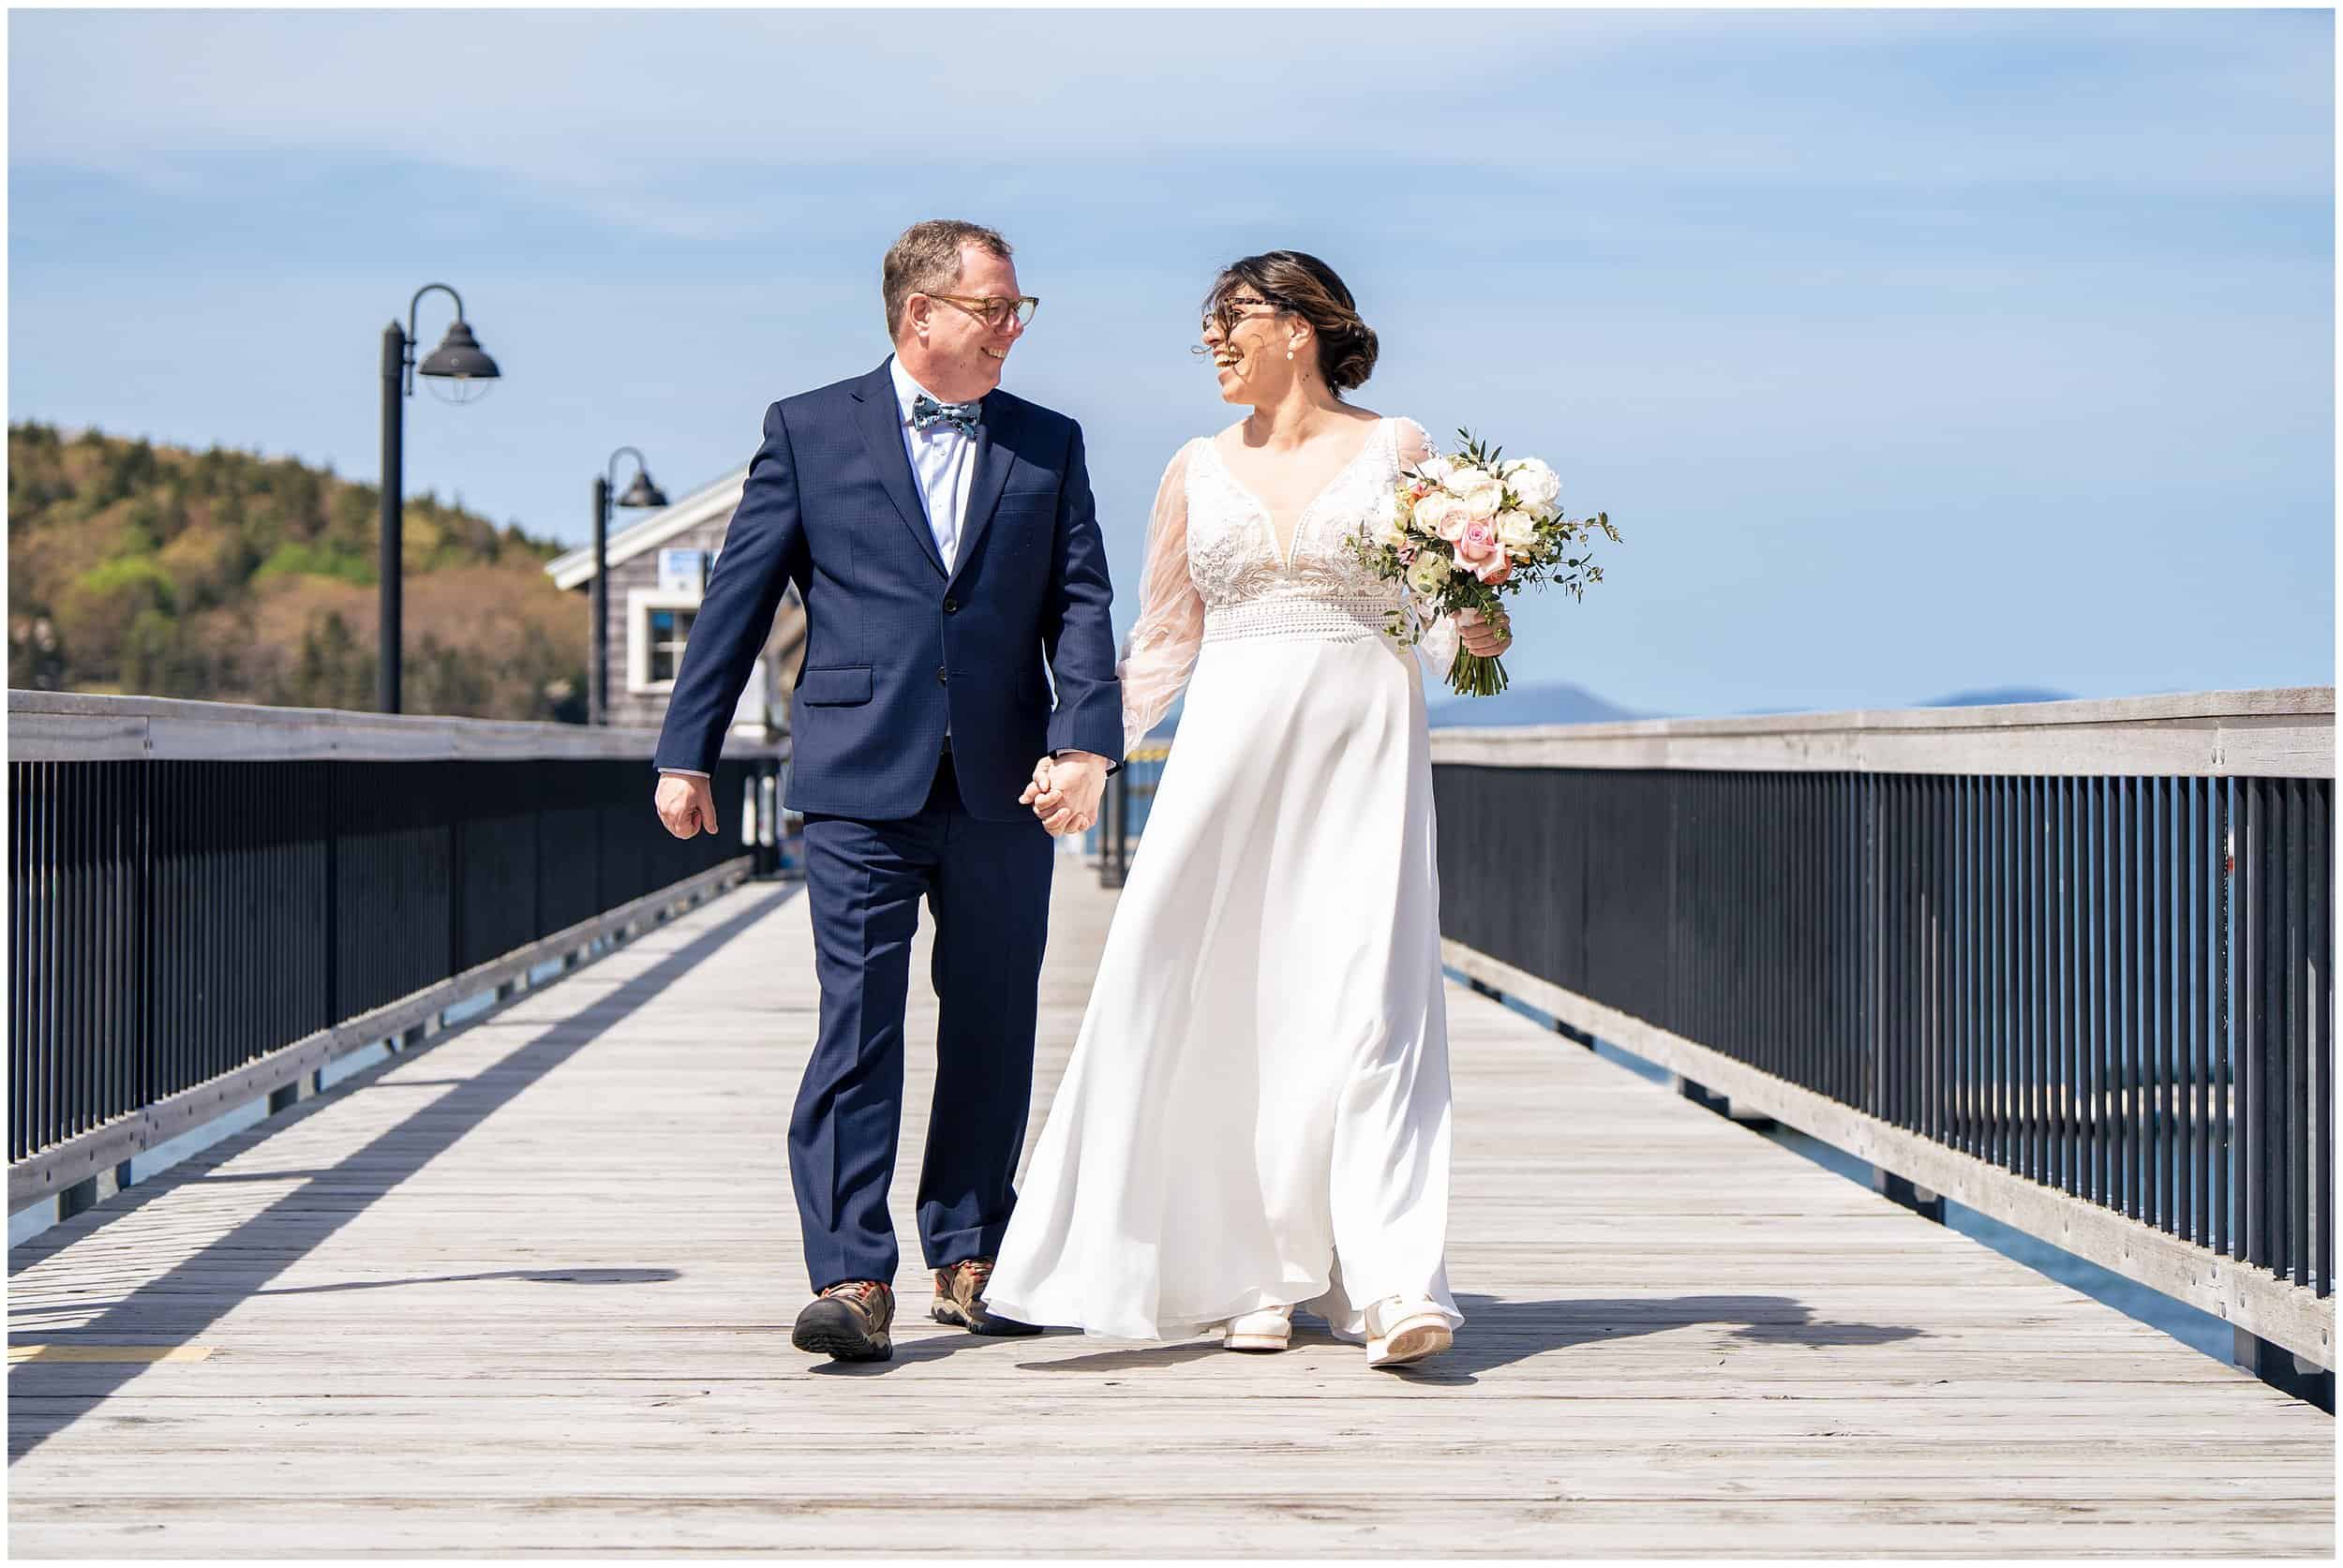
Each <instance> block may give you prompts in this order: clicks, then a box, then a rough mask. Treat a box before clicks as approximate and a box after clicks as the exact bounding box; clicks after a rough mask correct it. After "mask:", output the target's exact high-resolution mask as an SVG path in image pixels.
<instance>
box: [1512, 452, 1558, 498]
mask: <svg viewBox="0 0 2343 1568" xmlns="http://www.w3.org/2000/svg"><path fill="white" fill-rule="evenodd" d="M1505 487H1506V488H1507V489H1509V490H1511V491H1513V493H1514V494H1515V495H1516V496H1518V497H1519V498H1521V502H1522V504H1523V505H1524V506H1547V505H1551V504H1552V503H1553V500H1554V498H1555V497H1557V496H1559V495H1560V494H1561V493H1562V481H1561V478H1560V475H1558V474H1557V473H1555V471H1554V470H1552V469H1549V468H1547V467H1546V466H1545V464H1544V463H1541V462H1539V461H1538V460H1537V459H1536V458H1535V457H1524V458H1522V459H1520V460H1519V461H1518V462H1513V463H1508V464H1506V465H1505Z"/></svg>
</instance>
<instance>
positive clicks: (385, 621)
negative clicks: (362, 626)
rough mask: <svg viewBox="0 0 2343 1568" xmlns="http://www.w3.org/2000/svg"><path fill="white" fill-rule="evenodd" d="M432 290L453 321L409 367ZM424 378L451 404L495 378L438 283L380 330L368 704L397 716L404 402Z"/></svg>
mask: <svg viewBox="0 0 2343 1568" xmlns="http://www.w3.org/2000/svg"><path fill="white" fill-rule="evenodd" d="M434 289H437V290H439V291H441V292H443V293H445V294H446V295H447V297H448V298H450V299H452V300H454V301H455V324H454V325H453V326H450V327H449V328H448V329H447V336H445V337H443V338H441V339H440V346H439V347H438V348H436V349H434V350H432V351H431V352H430V353H429V354H427V355H425V358H424V362H423V364H422V365H421V366H417V365H416V364H415V311H416V308H417V307H418V306H421V305H422V304H423V296H424V295H425V294H427V293H429V292H431V291H433V290H434ZM418 369H420V370H421V371H422V373H423V374H424V375H425V376H427V377H429V378H430V384H431V390H432V392H433V393H434V394H435V395H436V396H439V397H440V398H442V399H444V400H445V401H447V402H450V403H469V402H470V401H472V400H473V399H474V398H477V397H482V396H486V395H487V391H488V383H489V382H490V381H495V380H496V379H497V377H498V375H499V371H498V370H497V362H496V361H495V360H492V359H490V358H489V357H488V356H487V355H486V354H485V353H484V352H483V351H481V348H480V343H479V340H478V339H476V338H474V337H473V336H472V335H471V328H470V325H469V324H467V323H466V321H464V301H463V296H461V295H460V294H458V293H456V291H455V290H453V289H451V288H449V287H448V286H447V285H446V284H444V283H426V284H425V285H424V286H423V287H422V288H420V289H418V290H416V291H415V297H414V298H413V299H411V300H410V301H408V302H407V324H406V326H405V327H403V328H402V327H401V326H400V325H399V324H398V322H397V321H392V322H391V324H390V325H389V326H386V327H384V328H383V329H382V530H381V544H382V556H381V628H380V648H381V653H380V656H379V657H378V659H377V660H376V664H375V672H374V705H375V707H376V708H377V709H381V711H382V712H385V713H395V712H397V711H398V688H399V667H398V650H399V629H400V628H399V618H400V616H401V615H402V613H403V612H404V605H403V603H402V598H401V594H400V591H399V590H400V588H401V586H402V585H401V583H400V580H399V579H400V575H401V569H402V560H403V556H404V542H403V540H402V539H401V537H400V528H399V523H400V519H401V517H402V515H403V508H404V507H405V505H406V496H405V494H404V490H405V485H406V475H405V471H404V470H405V466H406V451H405V445H406V400H407V399H408V398H409V397H411V396H414V392H415V373H416V371H417V370H418Z"/></svg>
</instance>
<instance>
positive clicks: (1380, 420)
mask: <svg viewBox="0 0 2343 1568" xmlns="http://www.w3.org/2000/svg"><path fill="white" fill-rule="evenodd" d="M1389 423H1391V422H1390V420H1389V418H1388V417H1386V416H1382V415H1378V416H1377V417H1376V420H1375V423H1374V425H1373V426H1371V427H1370V428H1369V429H1368V430H1367V432H1366V440H1365V441H1361V442H1359V449H1358V450H1357V451H1356V452H1353V453H1352V454H1351V455H1350V456H1349V457H1347V458H1345V459H1344V460H1343V463H1342V466H1341V467H1340V468H1338V469H1336V470H1335V471H1334V472H1333V473H1331V474H1329V475H1328V476H1327V479H1326V483H1325V484H1323V485H1320V486H1319V487H1318V493H1317V494H1316V495H1314V496H1312V497H1310V499H1309V500H1306V501H1304V502H1303V503H1302V510H1301V511H1299V512H1296V513H1295V514H1294V515H1293V533H1292V536H1291V538H1290V539H1288V540H1287V542H1286V545H1285V547H1284V548H1283V549H1280V548H1278V545H1277V517H1276V514H1275V513H1273V512H1272V511H1270V509H1269V503H1268V502H1267V501H1265V500H1261V497H1260V496H1259V495H1257V494H1255V493H1254V490H1253V487H1252V486H1251V485H1247V484H1246V483H1245V481H1243V480H1242V479H1239V478H1238V477H1237V476H1236V470H1234V469H1232V468H1231V467H1229V459H1228V458H1226V457H1224V456H1222V455H1221V453H1220V438H1219V437H1218V436H1217V435H1212V436H1207V437H1205V438H1204V441H1205V444H1206V445H1208V446H1210V447H1211V448H1212V460H1213V461H1214V462H1216V463H1217V464H1219V465H1220V476H1221V477H1222V478H1223V479H1226V480H1227V481H1228V482H1229V483H1230V485H1231V486H1233V487H1234V488H1235V490H1236V492H1237V494H1239V495H1241V496H1243V497H1244V498H1245V499H1246V500H1248V501H1250V502H1251V503H1252V506H1253V510H1254V511H1255V512H1257V513H1259V514H1260V515H1261V526H1262V527H1263V528H1265V529H1267V530H1269V550H1270V554H1271V555H1272V556H1273V557H1275V558H1276V562H1277V571H1278V573H1279V575H1289V574H1291V572H1292V570H1293V553H1294V551H1295V550H1297V549H1299V548H1300V547H1301V545H1302V525H1303V524H1304V523H1306V522H1308V521H1309V518H1310V512H1311V509H1312V508H1314V507H1316V506H1317V505H1318V503H1319V502H1320V501H1321V500H1325V499H1326V493H1327V492H1328V491H1329V490H1332V489H1333V488H1334V487H1335V486H1336V485H1339V484H1340V483H1342V481H1343V478H1344V476H1346V475H1347V474H1349V473H1350V471H1351V470H1352V469H1354V468H1356V467H1358V465H1359V459H1360V458H1362V457H1365V456H1366V453H1367V449H1368V448H1369V447H1371V446H1373V445H1374V444H1375V439H1376V438H1377V437H1378V436H1380V435H1381V434H1382V433H1383V426H1385V425H1388V424H1389ZM1231 428H1234V426H1231Z"/></svg>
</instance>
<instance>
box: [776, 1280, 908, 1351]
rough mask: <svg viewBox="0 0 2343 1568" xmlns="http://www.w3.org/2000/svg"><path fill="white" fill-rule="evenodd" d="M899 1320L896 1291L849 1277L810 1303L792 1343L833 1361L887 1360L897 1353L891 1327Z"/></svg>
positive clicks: (796, 1329) (793, 1333)
mask: <svg viewBox="0 0 2343 1568" xmlns="http://www.w3.org/2000/svg"><path fill="white" fill-rule="evenodd" d="M894 1322H895V1292H894V1289H893V1288H892V1287H891V1286H888V1285H883V1284H881V1283H880V1282H879V1281H877V1280H875V1279H848V1280H844V1281H843V1282H841V1283H839V1284H836V1285H832V1286H830V1287H829V1288H828V1290H826V1291H824V1292H822V1293H821V1294H820V1295H818V1296H816V1297H814V1298H813V1300H812V1301H810V1302H807V1303H806V1305H805V1310H804V1311H802V1312H800V1313H798V1326H797V1327H796V1328H795V1329H794V1330H792V1331H791V1333H790V1335H789V1342H790V1343H791V1344H792V1345H795V1346H797V1348H798V1349H799V1350H801V1351H815V1352H817V1353H818V1354H822V1355H826V1356H828V1357H829V1358H830V1359H831V1360H832V1361H886V1360H889V1359H890V1358H892V1357H893V1355H894V1353H895V1341H894V1340H893V1339H892V1338H890V1337H888V1332H887V1331H888V1329H889V1328H891V1327H892V1326H893V1325H894Z"/></svg>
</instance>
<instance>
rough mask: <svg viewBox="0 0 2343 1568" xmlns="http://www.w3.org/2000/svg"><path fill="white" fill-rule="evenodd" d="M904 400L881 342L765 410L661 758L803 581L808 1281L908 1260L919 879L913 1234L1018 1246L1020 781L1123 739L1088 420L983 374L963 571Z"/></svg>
mask: <svg viewBox="0 0 2343 1568" xmlns="http://www.w3.org/2000/svg"><path fill="white" fill-rule="evenodd" d="M900 417H901V416H900V413H899V411H898V406H897V403H896V400H895V391H894V384H893V381H892V379H891V378H890V377H889V375H888V367H887V366H886V365H884V364H882V365H880V366H879V367H878V368H877V369H876V370H874V371H873V372H871V373H870V374H868V375H866V376H862V377H858V378H857V379H855V380H853V381H840V382H838V383H836V384H835V385H831V386H827V387H823V388H821V389H819V390H818V391H814V392H808V393H803V394H801V395H799V396H795V397H789V398H784V399H783V400H782V401H781V402H778V403H775V404H774V405H773V406H772V407H771V408H770V409H769V410H767V411H766V414H765V440H764V444H763V445H762V446H760V447H759V448H758V449H757V453H756V456H755V458H754V460H753V461H752V462H751V464H750V465H749V476H748V481H747V484H746V485H745V486H744V488H743V489H742V491H741V496H740V505H739V510H737V511H736V512H734V514H733V516H732V522H731V524H730V526H729V527H728V528H727V529H726V530H725V533H724V548H723V550H722V551H721V552H720V553H719V554H718V555H717V557H716V563H715V566H714V569H713V570H712V571H711V573H710V574H709V580H708V590H707V593H706V595H705V596H704V597H703V598H702V600H701V603H700V607H699V613H698V616H697V618H696V619H695V620H694V622H693V625H692V632H691V636H690V638H689V639H688V640H687V642H686V644H685V648H684V655H683V665H682V668H681V669H680V670H679V671H678V673H677V677H676V684H675V690H674V693H673V694H672V695H671V696H670V698H669V700H668V704H667V719H666V724H665V727H664V730H663V731H662V733H661V735H660V738H659V750H658V754H657V762H658V765H659V766H660V767H662V768H683V769H695V770H698V771H702V772H706V771H710V770H712V769H713V767H714V765H715V761H716V754H717V752H718V749H719V748H720V747H721V746H722V744H723V740H724V731H725V728H726V727H727V726H728V725H729V724H730V722H731V718H732V712H733V707H734V704H735V703H736V702H737V701H738V700H739V694H740V689H741V687H742V686H743V685H744V684H746V682H747V680H748V676H749V671H750V668H751V665H753V664H754V660H755V658H756V655H757V653H758V651H759V650H761V649H762V648H763V647H764V644H765V640H766V638H767V636H768V635H769V634H770V632H771V629H772V622H773V614H774V611H775V610H776V609H777V608H778V607H779V605H780V602H781V595H782V592H783V587H784V585H786V584H788V583H795V584H796V585H797V586H798V593H799V595H800V596H801V597H802V598H803V600H804V601H805V609H806V645H805V646H806V651H805V664H804V667H803V668H802V669H801V670H800V671H799V673H798V687H797V700H796V703H795V705H794V707H793V709H792V714H793V719H792V732H793V760H792V764H791V769H790V782H789V794H788V803H789V805H790V807H791V808H792V809H794V810H796V811H798V812H802V813H803V814H805V818H806V859H807V872H806V891H807V899H808V903H809V904H810V905H811V915H812V918H813V935H814V948H815V964H816V968H817V971H818V974H819V978H820V980H821V990H822V1008H821V1029H820V1035H819V1037H818V1038H817V1040H816V1042H815V1045H814V1049H813V1059H812V1060H811V1061H810V1062H809V1063H808V1064H807V1067H806V1074H805V1080H804V1083H803V1084H802V1085H801V1086H800V1088H799V1090H798V1102H797V1107H796V1110H795V1112H794V1113H793V1114H792V1115H791V1118H790V1124H789V1164H790V1173H791V1176H792V1179H793V1180H794V1182H795V1185H796V1187H797V1197H798V1215H799V1217H800V1219H801V1221H802V1223H803V1227H804V1233H805V1250H806V1262H807V1268H808V1271H809V1272H810V1273H811V1275H812V1276H813V1287H814V1289H816V1290H817V1291H818V1290H820V1289H822V1288H823V1287H825V1286H827V1285H830V1284H834V1283H836V1282H838V1281H840V1280H843V1279H881V1280H891V1279H892V1278H893V1277H894V1273H895V1266H896V1262H897V1253H896V1247H895V1233H894V1225H893V1222H892V1221H891V1219H890V1218H889V1217H888V1212H887V1189H888V1182H889V1181H890V1180H891V1178H892V1176H893V1173H894V1157H895V1143H896V1139H897V1136H898V1133H899V1130H900V1126H901V1117H902V1105H903V1006H904V1001H905V998H906V995H907V993H908V987H909V978H910V957H911V941H912V936H913V933H915V932H916V930H917V929H918V902H919V900H920V898H921V897H923V896H924V897H925V898H926V899H927V900H928V903H929V906H930V909H931V910H932V912H933V916H934V919H935V943H934V953H933V982H934V985H935V991H936V997H937V1001H938V1004H939V1013H940V1016H939V1021H938V1026H937V1033H936V1078H935V1098H934V1102H933V1107H932V1110H931V1113H930V1118H929V1124H928V1139H927V1150H926V1156H925V1159H924V1162H923V1165H922V1169H921V1172H920V1179H919V1190H918V1217H919V1234H920V1244H921V1247H922V1250H923V1251H924V1253H925V1255H926V1259H927V1262H928V1264H929V1266H930V1267H932V1268H934V1267H942V1266H943V1265H945V1264H947V1263H951V1262H959V1261H961V1260H963V1259H964V1258H970V1257H977V1256H986V1257H989V1256H991V1255H992V1254H993V1253H994V1252H996V1251H998V1250H999V1247H1000V1239H1001V1234H1002V1232H1004V1231H1005V1230H1007V1226H1008V1217H1009V1211H1010V1209H1011V1207H1012V1206H1013V1205H1014V1203H1015V1202H1016V1197H1015V1193H1014V1191H1013V1190H1012V1188H1011V1185H1010V1183H1011V1178H1012V1177H1013V1176H1014V1174H1015V1172H1016V1166H1017V1156H1018V1153H1019V1151H1020V1150H1021V1149H1022V1146H1023V1143H1024V1129H1025V1115H1026V1109H1027V1103H1028V1101H1029V1099H1030V1098H1031V1095H1032V1084H1033V1043H1034V1014H1035V1008H1036V1004H1037V985H1038V982H1039V978H1040V971H1041V952H1042V942H1043V938H1044V935H1045V933H1046V932H1047V928H1048V917H1049V898H1050V869H1051V863H1052V851H1051V844H1050V839H1049V835H1048V834H1047V833H1046V832H1044V831H1043V830H1042V828H1041V825H1040V823H1039V822H1038V821H1037V820H1036V819H1035V817H1034V815H1033V812H1032V809H1031V808H1030V807H1027V806H1023V805H1021V804H1019V803H1018V799H1017V798H1018V796H1019V795H1020V794H1021V793H1022V791H1023V789H1024V787H1025V784H1026V782H1027V781H1028V780H1029V779H1030V778H1031V777H1032V773H1033V765H1034V761H1035V759H1036V758H1037V757H1039V756H1041V755H1043V754H1046V753H1049V752H1053V751H1063V750H1068V749H1071V750H1080V751H1085V752H1095V753H1097V754H1099V755H1101V756H1104V757H1106V758H1108V759H1109V760H1110V761H1111V762H1119V761H1120V759H1121V756H1122V744H1123V715H1122V693H1121V690H1120V687H1119V685H1118V683H1117V681H1116V679H1115V674H1114V641H1113V632H1112V627H1111V625H1110V623H1109V606H1110V603H1111V599H1112V591H1111V590H1110V588H1109V585H1108V580H1107V562H1106V552H1105V549H1104V547H1103V545H1102V544H1101V542H1100V540H1099V535H1098V525H1097V516H1096V514H1095V512H1094V509H1093V505H1092V500H1091V495H1090V475H1089V471H1088V470H1087V468H1086V467H1085V465H1084V462H1083V455H1082V428H1081V426H1078V425H1076V424H1075V423H1074V422H1073V421H1072V420H1070V419H1067V417H1066V416H1065V415H1063V414H1059V413H1054V412H1052V411H1050V410H1047V409H1043V408H1040V407H1038V406H1037V405H1035V404H1032V403H1028V402H1025V401H1024V400H1023V399H1022V398H1019V397H1014V396H1010V395H1008V394H1007V393H1005V392H997V391H996V392H993V393H991V394H989V395H987V396H986V397H985V398H984V399H983V411H982V415H981V420H980V423H979V425H978V427H977V451H976V456H975V470H974V473H973V475H972V477H971V480H970V483H969V493H968V508H967V514H966V516H965V517H964V518H963V524H962V530H961V543H960V548H959V552H958V556H957V559H956V560H955V561H954V563H953V566H952V568H951V570H949V571H947V570H946V569H945V565H944V560H943V557H942V556H941V554H940V553H939V552H938V551H937V549H936V545H935V539H934V536H933V533H932V532H931V531H930V530H929V528H928V523H927V515H926V513H925V511H924V510H923V509H922V508H921V505H920V500H919V492H918V485H917V484H916V482H915V481H914V479H913V477H912V471H911V463H910V460H909V458H908V457H907V456H906V455H904V451H903V432H902V429H901V426H900ZM1045 662H1046V671H1047V674H1046V675H1045ZM1052 676H1053V677H1054V679H1055V686H1056V700H1055V703H1054V706H1053V705H1052V700H1051V686H1050V679H1049V677H1052ZM947 723H948V724H949V734H950V740H949V744H948V746H947V742H946V725H947Z"/></svg>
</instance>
